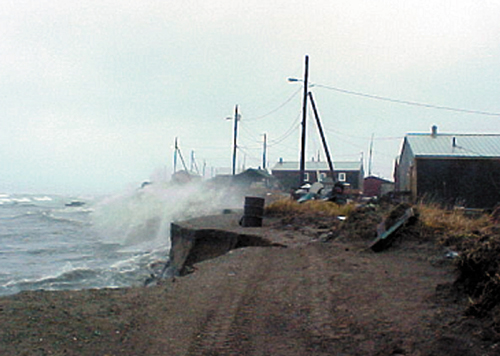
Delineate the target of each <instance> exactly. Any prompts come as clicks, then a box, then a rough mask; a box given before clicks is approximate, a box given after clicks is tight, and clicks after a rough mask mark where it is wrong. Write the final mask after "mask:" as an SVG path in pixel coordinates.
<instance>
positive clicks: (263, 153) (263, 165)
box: [262, 134, 267, 170]
mask: <svg viewBox="0 0 500 356" xmlns="http://www.w3.org/2000/svg"><path fill="white" fill-rule="evenodd" d="M266 150H267V134H264V150H263V152H262V169H263V170H266Z"/></svg>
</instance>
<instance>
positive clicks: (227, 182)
mask: <svg viewBox="0 0 500 356" xmlns="http://www.w3.org/2000/svg"><path fill="white" fill-rule="evenodd" d="M210 183H211V184H213V185H215V186H217V187H220V188H225V187H229V186H238V187H241V188H251V187H264V188H272V187H274V186H275V185H276V184H277V179H276V178H275V177H273V176H272V175H271V174H269V173H268V172H267V171H266V170H263V169H254V168H249V169H247V170H245V171H243V172H241V173H238V174H236V175H232V174H220V175H217V176H215V177H214V178H212V179H210Z"/></svg>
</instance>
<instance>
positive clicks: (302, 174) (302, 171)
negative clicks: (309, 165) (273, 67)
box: [288, 55, 309, 187]
mask: <svg viewBox="0 0 500 356" xmlns="http://www.w3.org/2000/svg"><path fill="white" fill-rule="evenodd" d="M308 77H309V56H308V55H306V57H305V65H304V80H301V79H297V78H288V81H289V82H303V83H304V98H303V100H302V138H301V144H300V173H299V187H300V186H302V185H303V184H304V178H305V164H306V163H305V162H306V159H305V154H306V117H307V93H308V89H307V79H308Z"/></svg>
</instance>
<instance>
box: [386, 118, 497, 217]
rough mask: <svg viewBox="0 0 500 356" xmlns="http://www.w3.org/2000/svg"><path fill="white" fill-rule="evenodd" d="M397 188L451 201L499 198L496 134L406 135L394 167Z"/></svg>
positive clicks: (478, 203) (485, 203) (481, 204)
mask: <svg viewBox="0 0 500 356" xmlns="http://www.w3.org/2000/svg"><path fill="white" fill-rule="evenodd" d="M394 176H395V181H396V182H395V183H396V191H397V192H399V193H403V194H404V193H406V194H408V195H409V196H410V197H411V198H412V200H413V201H416V200H418V199H421V198H425V199H427V200H430V201H435V202H439V203H441V204H445V205H450V206H455V205H459V206H465V207H469V208H493V207H494V206H495V205H496V204H497V203H498V202H500V135H498V134H483V135H479V134H456V135H455V134H439V133H438V132H437V127H435V126H433V128H432V132H431V133H430V134H416V133H413V134H407V135H406V137H405V138H404V141H403V146H402V149H401V154H400V157H399V159H398V162H397V163H396V167H395V172H394Z"/></svg>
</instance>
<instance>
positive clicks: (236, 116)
mask: <svg viewBox="0 0 500 356" xmlns="http://www.w3.org/2000/svg"><path fill="white" fill-rule="evenodd" d="M226 120H231V118H230V117H228V118H226ZM238 120H240V115H239V114H238V105H236V106H235V107H234V134H233V176H234V175H235V174H236V149H237V147H238V145H237V139H238Z"/></svg>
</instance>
